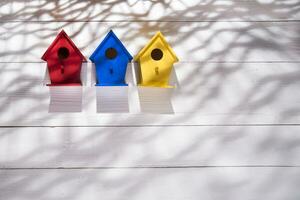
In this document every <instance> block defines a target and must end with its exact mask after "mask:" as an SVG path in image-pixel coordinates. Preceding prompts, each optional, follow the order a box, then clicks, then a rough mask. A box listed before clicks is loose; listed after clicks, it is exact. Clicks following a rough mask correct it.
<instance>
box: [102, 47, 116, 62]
mask: <svg viewBox="0 0 300 200" xmlns="http://www.w3.org/2000/svg"><path fill="white" fill-rule="evenodd" d="M117 54H118V53H117V50H116V49H114V48H108V49H106V51H105V56H106V57H107V58H108V59H111V60H112V59H114V58H115V57H117Z"/></svg>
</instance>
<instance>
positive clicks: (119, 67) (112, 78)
mask: <svg viewBox="0 0 300 200" xmlns="http://www.w3.org/2000/svg"><path fill="white" fill-rule="evenodd" d="M90 60H91V61H92V62H93V63H95V66H96V80H97V84H96V86H126V85H127V84H126V83H125V75H126V69H127V64H128V62H130V61H131V60H132V56H131V55H130V54H129V52H128V51H127V50H126V48H125V47H124V45H123V44H122V42H121V41H120V40H119V39H118V38H117V36H116V35H115V34H114V32H113V31H110V32H109V33H108V34H107V35H106V37H105V38H104V40H103V41H102V42H101V43H100V44H99V46H98V47H97V49H96V50H95V51H94V53H93V54H92V55H91V57H90Z"/></svg>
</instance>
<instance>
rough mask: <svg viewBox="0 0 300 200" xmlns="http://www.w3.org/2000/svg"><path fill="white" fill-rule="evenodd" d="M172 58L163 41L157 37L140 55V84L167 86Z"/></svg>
mask: <svg viewBox="0 0 300 200" xmlns="http://www.w3.org/2000/svg"><path fill="white" fill-rule="evenodd" d="M173 63H174V59H173V57H172V55H171V53H170V52H169V51H168V49H167V48H166V47H165V45H164V43H163V42H162V41H161V40H160V39H158V40H156V41H155V42H154V43H153V44H152V46H151V47H150V48H149V49H148V50H147V51H146V52H145V53H144V54H143V56H141V57H140V65H141V73H142V78H141V80H142V81H141V85H145V86H155V87H168V85H169V77H170V74H171V72H172V66H173Z"/></svg>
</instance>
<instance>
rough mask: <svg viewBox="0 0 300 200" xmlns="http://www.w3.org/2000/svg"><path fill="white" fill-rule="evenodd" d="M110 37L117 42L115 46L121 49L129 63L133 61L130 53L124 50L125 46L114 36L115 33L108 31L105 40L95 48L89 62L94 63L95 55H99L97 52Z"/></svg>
mask: <svg viewBox="0 0 300 200" xmlns="http://www.w3.org/2000/svg"><path fill="white" fill-rule="evenodd" d="M110 37H112V38H113V39H114V40H115V41H116V42H117V44H118V45H119V46H120V47H121V49H122V50H123V51H124V53H125V54H126V56H127V57H128V59H129V61H131V60H132V59H133V57H132V56H131V55H130V53H129V52H128V51H127V49H126V48H125V46H124V45H123V43H122V42H121V41H120V40H119V38H118V37H117V36H116V35H115V33H114V32H113V31H112V30H110V31H109V33H108V34H107V35H106V36H105V38H104V39H103V41H102V42H101V43H100V44H99V46H98V47H97V48H96V50H95V51H94V52H93V54H92V55H91V56H90V60H91V61H92V62H95V57H96V55H97V54H98V53H99V51H100V50H101V48H102V47H103V46H104V44H105V43H106V42H107V40H108V39H109V38H110Z"/></svg>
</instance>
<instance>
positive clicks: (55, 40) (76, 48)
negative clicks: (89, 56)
mask: <svg viewBox="0 0 300 200" xmlns="http://www.w3.org/2000/svg"><path fill="white" fill-rule="evenodd" d="M61 36H63V37H64V38H65V39H66V40H67V41H68V42H69V44H70V45H71V46H72V47H73V48H74V50H75V51H76V52H77V53H78V54H79V55H80V56H81V57H82V59H83V61H84V62H86V61H87V60H86V58H85V57H84V56H83V55H82V53H81V51H80V50H79V49H78V47H77V46H76V45H75V43H74V42H73V41H72V39H71V38H70V37H69V36H68V34H67V33H66V32H65V31H64V29H62V30H61V31H60V32H59V33H58V34H57V36H56V37H55V39H54V40H53V42H52V43H51V44H50V46H49V47H48V48H47V50H46V51H45V53H44V54H43V56H42V59H43V60H45V61H46V56H47V54H48V53H49V51H50V50H51V49H52V48H53V47H54V45H55V44H56V43H57V42H58V41H59V39H60V37H61Z"/></svg>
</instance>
